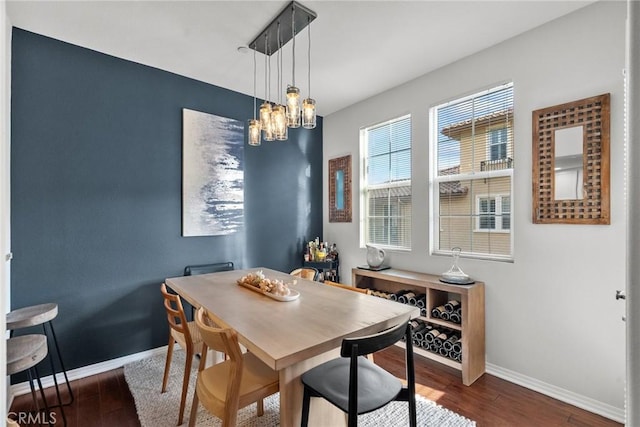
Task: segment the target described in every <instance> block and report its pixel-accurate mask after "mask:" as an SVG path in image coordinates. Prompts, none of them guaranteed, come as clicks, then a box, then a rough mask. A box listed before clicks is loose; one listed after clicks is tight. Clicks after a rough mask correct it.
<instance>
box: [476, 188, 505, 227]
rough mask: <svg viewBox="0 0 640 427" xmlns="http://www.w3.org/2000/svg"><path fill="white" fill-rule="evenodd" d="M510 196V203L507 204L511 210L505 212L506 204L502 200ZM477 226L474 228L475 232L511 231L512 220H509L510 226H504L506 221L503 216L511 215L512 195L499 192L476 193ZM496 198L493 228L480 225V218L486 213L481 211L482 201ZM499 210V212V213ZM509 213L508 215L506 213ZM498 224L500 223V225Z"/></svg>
mask: <svg viewBox="0 0 640 427" xmlns="http://www.w3.org/2000/svg"><path fill="white" fill-rule="evenodd" d="M507 197H509V203H508V204H507V206H509V211H508V212H505V210H504V207H505V205H504V204H503V203H502V200H503V199H504V198H507ZM475 198H476V200H475V227H474V229H473V232H474V233H511V221H509V228H504V221H503V220H502V218H503V217H505V216H509V217H511V199H510V198H511V195H510V194H505V193H497V194H493V195H490V194H476V195H475ZM487 199H488V200H491V199H493V200H495V212H494V214H493V216H494V218H495V221H496V222H495V226H494V227H493V228H482V227H480V220H481V217H482V216H483V215H485V214H483V213H482V212H481V211H480V201H481V200H487ZM498 208H499V209H498ZM498 212H499V213H498ZM505 214H507V215H505ZM498 224H499V225H500V226H499V227H498Z"/></svg>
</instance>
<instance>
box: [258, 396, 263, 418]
mask: <svg viewBox="0 0 640 427" xmlns="http://www.w3.org/2000/svg"><path fill="white" fill-rule="evenodd" d="M257 403H258V416H259V417H261V416H263V415H264V400H262V399H260V400H258V402H257Z"/></svg>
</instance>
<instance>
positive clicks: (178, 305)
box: [160, 283, 203, 425]
mask: <svg viewBox="0 0 640 427" xmlns="http://www.w3.org/2000/svg"><path fill="white" fill-rule="evenodd" d="M160 291H161V292H162V297H163V298H164V309H165V311H166V312H167V320H168V321H169V346H168V348H167V361H166V363H165V366H164V377H163V379H162V393H164V392H165V391H166V390H167V380H168V379H169V368H170V367H171V359H172V356H173V345H174V344H175V343H176V342H177V343H178V345H180V347H182V349H184V351H185V352H186V359H185V364H184V377H183V379H182V396H181V397H180V414H179V415H178V424H177V425H180V424H182V420H183V415H184V407H185V403H186V401H187V390H188V389H189V377H190V374H191V362H192V360H193V356H194V355H196V354H197V353H200V354H202V347H203V345H202V338H201V336H200V331H199V330H198V328H197V326H196V325H195V323H194V322H187V318H186V316H185V314H184V309H183V308H182V302H181V300H180V296H178V295H175V294H171V293H169V292H168V291H167V286H166V285H165V284H164V283H163V284H162V285H161V286H160Z"/></svg>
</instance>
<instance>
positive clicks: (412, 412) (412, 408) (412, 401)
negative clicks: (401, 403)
mask: <svg viewBox="0 0 640 427" xmlns="http://www.w3.org/2000/svg"><path fill="white" fill-rule="evenodd" d="M409 426H410V427H417V426H418V421H417V409H416V395H415V393H414V394H413V396H409Z"/></svg>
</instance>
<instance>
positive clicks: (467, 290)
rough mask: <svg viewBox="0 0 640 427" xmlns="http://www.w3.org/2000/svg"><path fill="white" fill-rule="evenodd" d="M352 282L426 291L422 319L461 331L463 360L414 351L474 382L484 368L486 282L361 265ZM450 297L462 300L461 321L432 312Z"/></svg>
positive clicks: (384, 288) (390, 289)
mask: <svg viewBox="0 0 640 427" xmlns="http://www.w3.org/2000/svg"><path fill="white" fill-rule="evenodd" d="M351 283H352V284H353V286H356V287H358V288H370V289H376V290H379V291H385V292H389V293H397V292H400V291H402V290H407V289H409V290H412V291H414V292H415V293H416V294H417V293H424V294H425V295H426V301H425V308H426V313H425V314H426V315H425V316H421V317H420V318H419V319H421V320H423V321H424V322H426V323H428V324H431V325H434V326H435V325H437V326H443V327H446V328H449V329H451V330H455V331H460V341H461V342H462V361H461V362H456V361H454V360H451V359H449V358H447V357H443V356H441V355H439V354H436V353H433V352H430V351H427V350H424V349H422V348H419V347H416V346H414V352H415V353H416V354H419V355H421V356H424V357H427V358H429V359H433V360H436V361H438V362H440V363H443V364H445V365H447V366H451V367H453V368H455V369H458V370H460V371H461V372H462V383H463V384H464V385H471V384H472V383H473V382H474V381H475V380H477V379H478V378H480V377H481V376H482V374H484V371H485V324H484V283H483V282H475V283H473V284H471V285H450V284H447V283H443V282H441V281H440V279H439V277H438V276H435V275H431V274H424V273H416V272H412V271H403V270H393V269H390V270H383V271H370V270H364V269H360V268H354V269H353V270H352V282H351ZM450 299H456V300H458V301H460V305H461V309H462V322H461V324H456V323H453V322H449V321H445V320H442V319H437V318H434V317H433V316H432V315H431V311H432V310H433V308H435V307H438V306H440V305H443V304H445V303H446V302H447V301H448V300H450Z"/></svg>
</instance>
